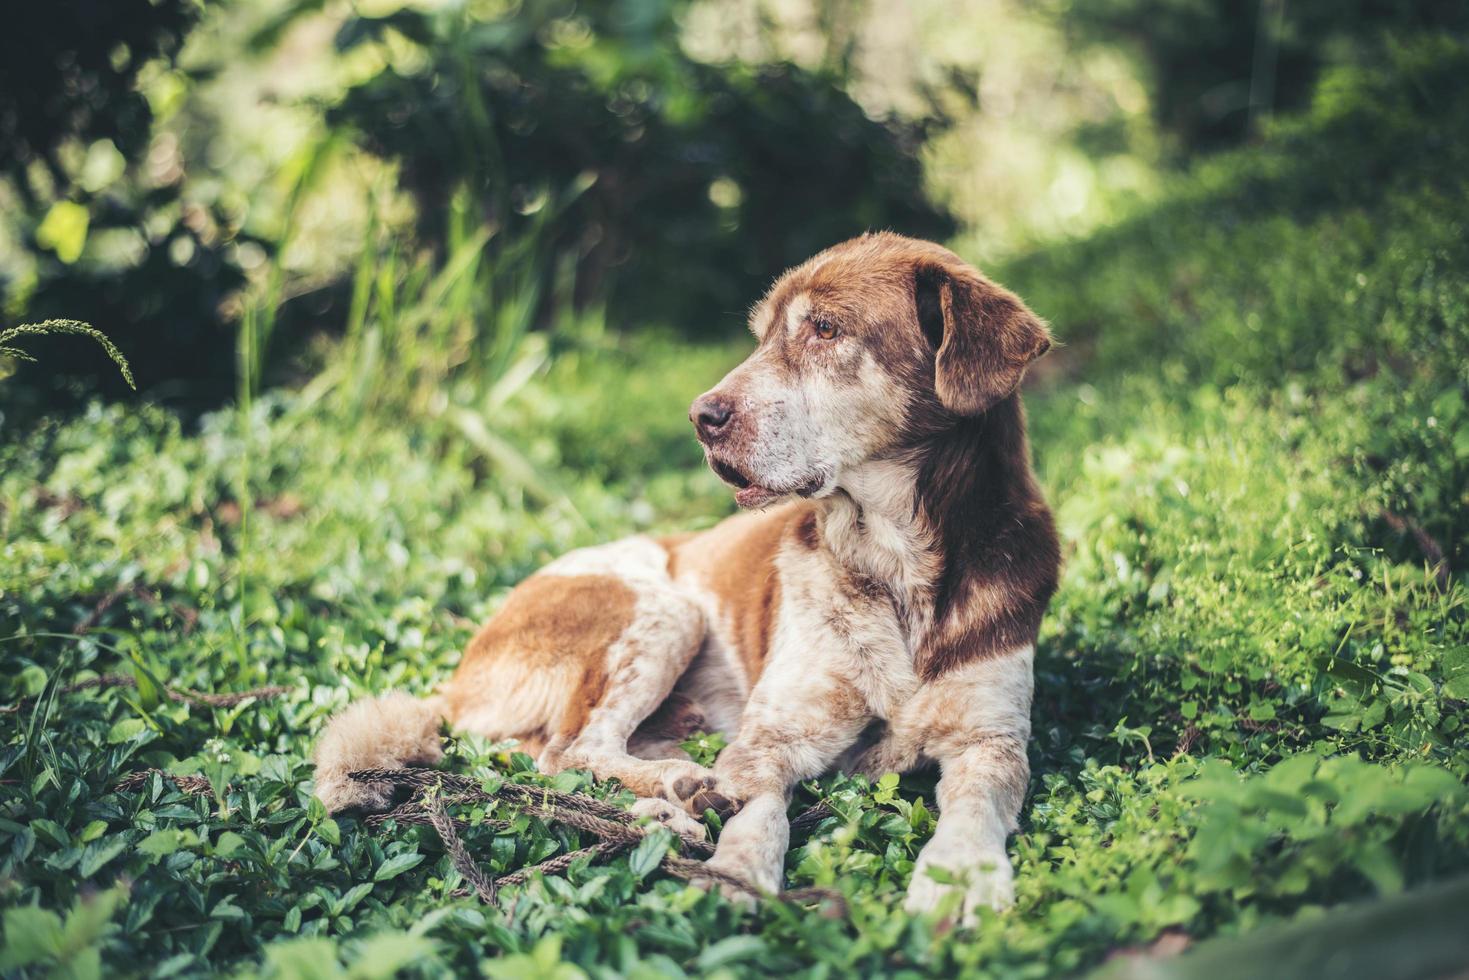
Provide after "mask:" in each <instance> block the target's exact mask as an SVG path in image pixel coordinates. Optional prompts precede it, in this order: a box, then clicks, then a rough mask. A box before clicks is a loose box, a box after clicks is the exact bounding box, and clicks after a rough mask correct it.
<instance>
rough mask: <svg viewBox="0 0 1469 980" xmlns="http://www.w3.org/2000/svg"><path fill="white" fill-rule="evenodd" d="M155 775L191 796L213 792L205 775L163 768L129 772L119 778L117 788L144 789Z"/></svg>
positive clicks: (129, 790)
mask: <svg viewBox="0 0 1469 980" xmlns="http://www.w3.org/2000/svg"><path fill="white" fill-rule="evenodd" d="M155 775H157V776H161V777H162V778H164V779H167V780H169V781H170V782H172V783H173V784H174V785H175V786H177V787H178V788H179V789H180V790H181V791H182V792H184V793H188V794H189V795H190V796H202V795H204V794H205V793H208V792H211V789H210V786H209V780H208V779H206V778H205V777H203V776H175V775H173V774H171V773H166V772H164V771H163V770H162V769H144V770H143V771H142V772H134V773H129V774H128V775H126V776H124V777H122V779H120V780H118V783H117V788H118V789H120V790H125V791H127V792H132V791H133V790H139V789H142V788H143V787H144V786H146V785H148V780H150V779H152V778H153V777H154V776H155Z"/></svg>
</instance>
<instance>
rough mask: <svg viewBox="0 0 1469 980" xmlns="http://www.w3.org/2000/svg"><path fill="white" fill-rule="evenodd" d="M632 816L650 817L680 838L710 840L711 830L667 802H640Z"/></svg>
mask: <svg viewBox="0 0 1469 980" xmlns="http://www.w3.org/2000/svg"><path fill="white" fill-rule="evenodd" d="M632 814H633V816H635V817H649V818H651V819H653V820H655V821H657V822H658V823H660V824H662V825H663V826H665V827H667V828H668V829H669V830H671V831H673V832H674V833H675V834H678V835H679V836H680V837H692V838H694V839H696V840H707V839H708V838H709V828H707V827H705V826H704V825H703V824H702V823H700V822H699V821H697V820H695V819H694V818H693V817H691V816H689V814H688V813H687V812H686V811H684V810H683V809H682V808H680V807H677V806H675V805H674V804H672V803H669V802H668V801H667V800H654V799H643V800H638V801H637V802H636V803H634V804H633V805H632Z"/></svg>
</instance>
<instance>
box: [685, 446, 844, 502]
mask: <svg viewBox="0 0 1469 980" xmlns="http://www.w3.org/2000/svg"><path fill="white" fill-rule="evenodd" d="M709 468H710V469H712V470H713V471H714V475H715V476H717V477H719V478H720V479H721V480H723V481H724V482H725V483H727V484H729V485H730V486H732V487H734V489H735V503H737V504H739V505H740V506H741V507H763V506H765V505H766V504H768V503H770V502H771V501H773V500H778V499H779V498H781V497H785V496H788V495H790V494H795V495H797V496H800V497H809V496H811V495H812V494H813V493H815V492H816V491H817V490H819V489H821V486H822V484H823V481H822V480H820V479H816V480H809V481H807V482H805V483H803V484H801V485H799V486H795V487H790V488H785V489H783V488H780V487H767V486H762V485H761V484H759V483H756V482H755V481H754V480H752V479H750V477H749V476H747V475H746V474H745V472H744V471H743V470H741V469H740V468H739V467H737V466H735V465H734V464H733V463H728V462H725V461H724V460H722V459H717V458H716V457H714V456H710V457H709Z"/></svg>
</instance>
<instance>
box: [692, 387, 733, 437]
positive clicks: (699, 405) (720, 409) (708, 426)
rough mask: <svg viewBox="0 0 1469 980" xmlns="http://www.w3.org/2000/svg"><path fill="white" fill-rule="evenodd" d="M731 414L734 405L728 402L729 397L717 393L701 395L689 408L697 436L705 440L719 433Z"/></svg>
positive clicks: (727, 422)
mask: <svg viewBox="0 0 1469 980" xmlns="http://www.w3.org/2000/svg"><path fill="white" fill-rule="evenodd" d="M733 415H734V406H733V405H731V404H730V403H729V399H727V398H721V397H720V396H718V395H703V396H701V397H700V398H699V400H698V401H696V402H694V407H693V408H692V409H690V410H689V418H690V420H691V421H692V422H693V423H694V428H695V429H697V430H699V438H701V439H705V440H708V439H713V438H714V437H715V436H717V435H719V433H720V432H721V431H722V430H723V429H724V427H725V426H726V425H728V424H729V420H730V418H731V417H732V416H733Z"/></svg>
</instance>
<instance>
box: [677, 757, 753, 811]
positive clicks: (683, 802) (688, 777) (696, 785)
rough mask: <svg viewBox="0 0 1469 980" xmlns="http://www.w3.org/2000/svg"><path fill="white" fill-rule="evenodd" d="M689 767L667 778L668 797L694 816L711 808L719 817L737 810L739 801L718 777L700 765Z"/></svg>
mask: <svg viewBox="0 0 1469 980" xmlns="http://www.w3.org/2000/svg"><path fill="white" fill-rule="evenodd" d="M690 769H691V771H690V772H687V773H684V774H682V775H677V776H674V777H672V778H670V779H669V780H668V785H667V790H668V799H670V800H672V801H673V802H674V803H677V804H678V805H679V806H681V807H683V808H684V809H685V810H687V811H688V812H689V813H690V814H692V815H693V816H696V817H702V816H703V815H704V811H705V810H713V811H714V812H715V813H717V814H719V816H720V817H721V818H728V817H730V816H732V815H733V814H734V813H736V812H737V811H738V810H739V808H740V804H739V801H738V800H737V799H735V796H734V793H733V792H731V791H730V790H729V788H728V787H726V786H724V785H722V783H721V780H720V779H719V777H717V776H715V775H714V773H712V772H710V771H709V770H708V769H705V768H703V767H702V766H690Z"/></svg>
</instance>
